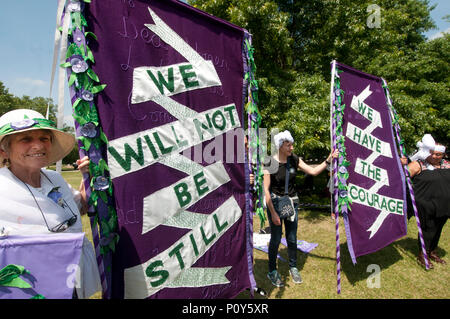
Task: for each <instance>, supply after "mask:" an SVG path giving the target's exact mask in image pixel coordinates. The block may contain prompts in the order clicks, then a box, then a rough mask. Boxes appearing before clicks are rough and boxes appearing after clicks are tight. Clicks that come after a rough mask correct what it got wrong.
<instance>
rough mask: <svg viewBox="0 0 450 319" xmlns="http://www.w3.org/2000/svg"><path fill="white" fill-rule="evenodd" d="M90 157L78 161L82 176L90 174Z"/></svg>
mask: <svg viewBox="0 0 450 319" xmlns="http://www.w3.org/2000/svg"><path fill="white" fill-rule="evenodd" d="M89 162H90V160H89V157H88V156H85V157H83V158H80V159H78V160H77V161H76V163H77V165H78V169H79V170H80V172H81V173H82V174H86V173H89Z"/></svg>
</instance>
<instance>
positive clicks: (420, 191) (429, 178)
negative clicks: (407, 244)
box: [402, 134, 450, 268]
mask: <svg viewBox="0 0 450 319" xmlns="http://www.w3.org/2000/svg"><path fill="white" fill-rule="evenodd" d="M425 142H426V143H425ZM418 146H419V151H418V152H417V153H416V154H414V155H413V156H411V158H412V159H414V160H413V161H411V162H410V163H409V164H408V171H409V174H410V176H411V178H412V183H413V190H414V197H415V202H416V206H417V212H418V216H419V221H420V226H421V229H422V233H423V238H424V242H425V248H426V252H427V255H428V256H429V258H430V259H431V260H432V261H434V262H437V263H440V264H445V263H446V262H445V260H443V259H442V258H441V257H440V256H438V254H437V252H436V248H437V247H438V243H439V239H440V237H441V234H442V229H443V228H444V225H445V223H446V222H447V219H448V217H449V215H450V163H449V161H447V160H445V159H444V156H445V150H446V148H445V146H444V145H441V144H439V143H434V139H433V138H432V137H431V135H429V134H426V135H425V136H424V138H423V139H422V143H418ZM402 163H403V164H405V163H404V160H403V161H402ZM417 261H418V263H419V264H420V265H422V266H424V267H425V259H424V255H423V253H422V249H421V245H420V241H419V254H418V257H417ZM433 267H434V266H433V264H432V263H430V268H433Z"/></svg>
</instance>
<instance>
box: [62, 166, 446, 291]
mask: <svg viewBox="0 0 450 319" xmlns="http://www.w3.org/2000/svg"><path fill="white" fill-rule="evenodd" d="M62 174H63V176H64V178H66V180H67V181H68V182H69V183H70V184H71V185H72V186H73V187H74V188H78V186H79V185H80V178H81V175H80V173H79V172H78V171H63V172H62ZM82 220H83V227H84V229H85V232H86V234H87V236H88V238H90V239H91V234H90V225H89V220H88V217H87V216H83V218H82ZM253 224H254V232H258V231H259V220H257V219H256V218H255V219H254V223H253ZM267 225H268V222H266V226H267ZM339 230H340V250H341V294H340V295H338V294H337V293H336V279H337V277H336V259H335V256H336V239H335V222H334V220H332V218H331V217H330V212H329V211H325V210H300V213H299V227H298V234H297V237H298V239H302V240H306V241H307V242H312V243H318V244H319V245H318V246H317V247H316V248H315V249H314V250H313V251H311V252H310V253H309V254H305V253H302V252H300V251H298V269H299V270H300V273H301V276H302V279H303V283H302V284H294V283H293V282H292V281H291V280H290V277H289V268H288V265H287V263H286V262H282V261H280V260H279V261H278V269H279V272H280V274H281V277H282V279H283V281H284V282H285V287H283V288H276V287H273V286H272V285H271V283H270V282H269V280H268V279H267V277H266V274H267V261H268V258H267V254H266V253H264V252H261V251H259V250H256V249H255V250H254V274H255V279H256V282H257V284H258V286H259V287H260V288H262V289H264V290H265V291H266V292H267V297H268V298H270V299H298V298H303V299H379V298H382V299H393V298H397V299H416V298H421V299H448V298H450V287H449V283H450V258H449V252H450V224H449V223H447V224H446V225H445V227H444V230H443V232H442V236H441V239H440V244H439V248H438V250H437V252H438V254H440V255H441V256H443V257H444V259H446V260H447V262H448V264H447V265H440V264H436V263H434V269H432V270H429V271H426V270H425V269H423V268H421V267H420V266H419V265H418V264H417V262H416V254H417V251H418V246H417V224H416V220H415V218H414V217H412V218H411V219H410V220H409V221H408V234H407V236H405V237H403V238H400V239H398V240H397V241H395V242H394V243H392V244H391V245H389V246H388V247H385V248H383V249H381V250H380V251H378V252H375V253H373V254H370V255H365V256H361V257H359V258H357V263H356V265H353V264H352V261H351V259H350V255H349V253H348V249H347V243H346V237H345V230H344V224H343V222H342V221H341V222H340V223H339ZM279 252H280V255H281V256H282V257H283V258H284V259H286V260H287V249H286V248H285V247H284V246H283V245H280V251H279ZM370 265H377V266H378V267H379V269H380V273H379V288H371V287H373V286H374V285H373V284H374V283H375V281H374V280H373V279H372V278H371V277H373V275H374V273H373V270H370V267H369V266H370ZM368 268H369V269H368ZM99 297H100V296H94V298H99ZM249 297H250V296H249V293H248V292H242V293H241V294H240V295H239V296H238V298H249ZM255 298H257V299H260V298H263V297H261V296H259V295H255Z"/></svg>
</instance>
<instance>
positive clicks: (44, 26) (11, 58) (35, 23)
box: [0, 0, 450, 126]
mask: <svg viewBox="0 0 450 319" xmlns="http://www.w3.org/2000/svg"><path fill="white" fill-rule="evenodd" d="M375 2H376V1H374V3H375ZM430 3H431V4H437V6H436V8H435V9H434V10H433V11H432V12H431V16H432V18H433V20H434V21H435V23H436V25H437V29H436V30H432V31H429V32H427V33H426V34H425V35H426V36H427V38H433V37H436V36H437V35H438V34H439V33H440V32H443V31H447V32H450V23H448V22H445V21H444V20H443V19H442V17H443V16H445V15H448V14H450V1H448V0H431V1H430ZM56 7H57V1H56V0H10V1H5V0H3V1H2V5H1V7H0V30H1V31H0V81H1V82H3V84H4V85H5V86H6V87H7V88H8V90H9V92H10V93H12V94H14V95H16V96H23V95H28V96H31V97H36V96H43V97H48V96H49V90H50V79H51V69H52V60H53V42H54V33H55V31H54V30H55V26H56ZM56 78H57V75H56ZM56 91H57V82H56V80H55V82H54V83H53V92H54V94H53V96H52V98H53V101H57V95H56V94H55V92H56ZM68 94H69V93H68V90H67V83H66V93H65V101H66V103H65V111H64V113H65V118H66V123H68V124H69V125H71V126H72V125H73V120H72V119H71V106H70V98H69V95H68Z"/></svg>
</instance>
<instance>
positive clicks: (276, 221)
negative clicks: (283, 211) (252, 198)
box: [264, 170, 281, 226]
mask: <svg viewBox="0 0 450 319" xmlns="http://www.w3.org/2000/svg"><path fill="white" fill-rule="evenodd" d="M269 187H270V174H269V172H268V171H266V170H264V196H265V198H266V204H267V209H268V210H269V212H270V216H271V218H272V222H273V223H274V224H275V225H277V226H280V225H281V220H280V216H278V214H277V212H276V211H275V208H274V207H273V203H272V198H271V197H270V191H269Z"/></svg>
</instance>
